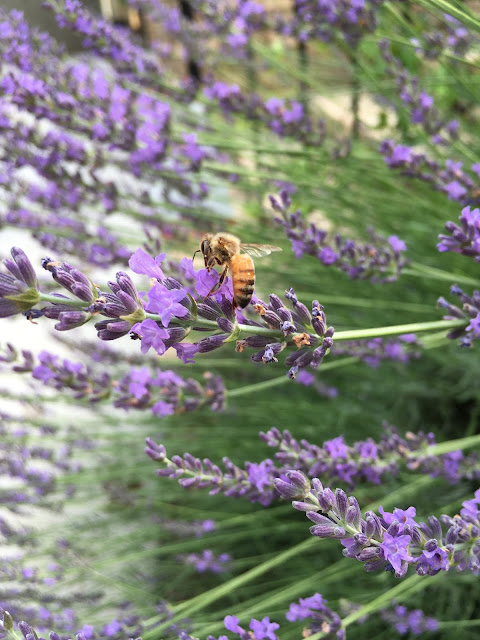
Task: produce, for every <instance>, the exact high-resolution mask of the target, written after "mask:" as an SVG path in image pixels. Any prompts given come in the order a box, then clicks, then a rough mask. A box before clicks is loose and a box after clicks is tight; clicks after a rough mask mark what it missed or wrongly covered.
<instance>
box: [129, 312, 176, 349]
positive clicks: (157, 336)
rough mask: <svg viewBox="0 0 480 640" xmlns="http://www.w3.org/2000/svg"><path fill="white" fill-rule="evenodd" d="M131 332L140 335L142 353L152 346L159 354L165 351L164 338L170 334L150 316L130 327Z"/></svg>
mask: <svg viewBox="0 0 480 640" xmlns="http://www.w3.org/2000/svg"><path fill="white" fill-rule="evenodd" d="M182 308H184V307H182ZM132 333H134V334H136V335H138V336H140V337H141V339H142V344H141V347H140V349H141V352H142V353H144V354H145V353H147V351H148V350H149V349H150V347H153V349H154V350H155V351H156V352H157V353H158V355H160V356H161V355H163V354H164V353H165V351H166V346H165V343H164V340H166V339H167V338H169V337H170V334H169V333H168V331H167V330H166V329H164V328H163V327H160V326H159V325H158V324H157V323H156V322H155V321H154V320H152V319H151V318H147V319H146V320H143V322H139V323H137V324H135V325H134V326H133V327H132Z"/></svg>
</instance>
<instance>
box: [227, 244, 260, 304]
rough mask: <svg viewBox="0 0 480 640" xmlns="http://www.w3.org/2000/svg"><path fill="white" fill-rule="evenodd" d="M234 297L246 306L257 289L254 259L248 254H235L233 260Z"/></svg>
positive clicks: (237, 301)
mask: <svg viewBox="0 0 480 640" xmlns="http://www.w3.org/2000/svg"><path fill="white" fill-rule="evenodd" d="M231 272H232V284H233V299H234V302H235V303H236V304H237V305H238V306H239V307H240V308H242V309H243V308H244V307H246V306H247V304H248V303H249V302H250V300H251V299H252V295H253V291H254V289H255V267H254V266H253V260H252V259H251V258H250V256H247V255H238V256H234V257H233V258H232V261H231Z"/></svg>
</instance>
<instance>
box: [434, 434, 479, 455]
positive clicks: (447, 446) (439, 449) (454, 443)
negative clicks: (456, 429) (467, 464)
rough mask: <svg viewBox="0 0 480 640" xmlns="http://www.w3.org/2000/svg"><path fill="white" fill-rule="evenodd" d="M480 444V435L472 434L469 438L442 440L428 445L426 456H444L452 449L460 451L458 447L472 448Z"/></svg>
mask: <svg viewBox="0 0 480 640" xmlns="http://www.w3.org/2000/svg"><path fill="white" fill-rule="evenodd" d="M479 444H480V435H476V436H470V437H468V438H457V439H456V440H447V442H441V443H440V444H435V445H433V446H431V447H427V450H426V452H425V455H426V456H442V455H444V454H445V453H450V452H451V451H458V449H470V448H471V447H476V446H477V445H479Z"/></svg>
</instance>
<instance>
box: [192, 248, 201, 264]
mask: <svg viewBox="0 0 480 640" xmlns="http://www.w3.org/2000/svg"><path fill="white" fill-rule="evenodd" d="M197 253H202V250H201V249H197V250H196V251H195V253H194V254H193V256H192V262H193V261H194V260H195V256H196V255H197Z"/></svg>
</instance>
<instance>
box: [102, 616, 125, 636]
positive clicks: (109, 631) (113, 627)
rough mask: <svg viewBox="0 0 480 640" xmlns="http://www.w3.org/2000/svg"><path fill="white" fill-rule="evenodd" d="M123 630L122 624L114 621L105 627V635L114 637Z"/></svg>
mask: <svg viewBox="0 0 480 640" xmlns="http://www.w3.org/2000/svg"><path fill="white" fill-rule="evenodd" d="M121 630H122V625H121V624H120V622H118V620H112V621H111V622H109V623H108V624H106V625H105V626H104V627H103V633H104V634H105V635H106V636H107V637H110V636H114V635H116V634H117V633H118V632H119V631H121Z"/></svg>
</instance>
